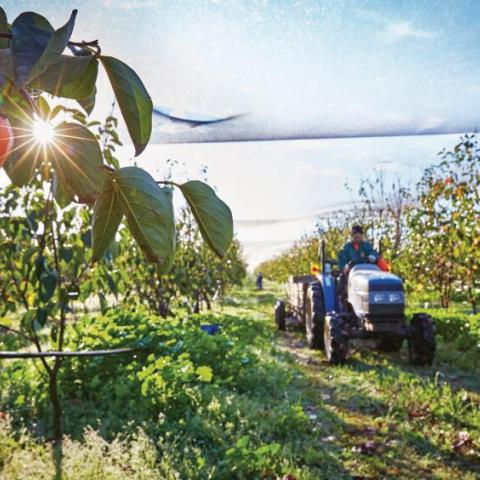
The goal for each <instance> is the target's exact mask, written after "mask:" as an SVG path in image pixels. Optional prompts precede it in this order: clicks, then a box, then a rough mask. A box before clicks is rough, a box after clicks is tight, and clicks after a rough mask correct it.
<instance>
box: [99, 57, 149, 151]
mask: <svg viewBox="0 0 480 480" xmlns="http://www.w3.org/2000/svg"><path fill="white" fill-rule="evenodd" d="M100 60H101V62H102V64H103V66H104V68H105V70H106V72H107V75H108V78H109V79H110V83H111V84H112V88H113V91H114V92H115V97H116V98H117V102H118V105H119V107H120V110H121V112H122V115H123V118H124V120H125V123H126V124H127V129H128V133H129V134H130V138H131V139H132V142H133V144H134V145H135V156H138V155H140V154H141V153H142V152H143V150H144V149H145V147H146V146H147V144H148V141H149V140H150V135H151V133H152V109H153V105H152V99H151V98H150V95H149V94H148V92H147V90H146V88H145V86H144V85H143V83H142V81H141V80H140V77H139V76H138V75H137V74H136V73H135V72H134V71H133V70H132V69H131V68H130V67H129V66H128V65H125V64H124V63H123V62H121V61H120V60H117V59H116V58H113V57H105V56H101V57H100Z"/></svg>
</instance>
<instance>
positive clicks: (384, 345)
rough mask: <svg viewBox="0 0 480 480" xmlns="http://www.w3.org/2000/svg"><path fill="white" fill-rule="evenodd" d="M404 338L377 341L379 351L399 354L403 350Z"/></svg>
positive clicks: (394, 337)
mask: <svg viewBox="0 0 480 480" xmlns="http://www.w3.org/2000/svg"><path fill="white" fill-rule="evenodd" d="M402 345H403V337H396V336H393V335H392V336H385V337H383V338H380V339H379V340H378V341H377V349H378V350H381V351H382V352H399V351H400V350H401V349H402Z"/></svg>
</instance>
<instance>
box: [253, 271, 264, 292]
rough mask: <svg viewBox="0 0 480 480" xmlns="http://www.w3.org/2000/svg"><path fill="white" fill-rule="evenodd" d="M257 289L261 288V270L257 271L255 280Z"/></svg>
mask: <svg viewBox="0 0 480 480" xmlns="http://www.w3.org/2000/svg"><path fill="white" fill-rule="evenodd" d="M255 285H256V287H257V290H263V275H262V272H258V273H257V279H256V280H255Z"/></svg>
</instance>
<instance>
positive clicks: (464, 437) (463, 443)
mask: <svg viewBox="0 0 480 480" xmlns="http://www.w3.org/2000/svg"><path fill="white" fill-rule="evenodd" d="M471 446H473V441H472V439H471V437H470V434H469V433H468V432H467V431H462V432H458V433H457V436H456V437H455V440H454V441H453V443H452V447H453V449H454V450H457V451H459V450H462V449H463V448H464V447H471Z"/></svg>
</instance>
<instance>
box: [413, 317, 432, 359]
mask: <svg viewBox="0 0 480 480" xmlns="http://www.w3.org/2000/svg"><path fill="white" fill-rule="evenodd" d="M435 348H436V344H435V323H434V321H433V319H432V317H430V315H427V314H425V313H416V314H415V315H414V316H413V318H412V322H411V323H410V335H409V337H408V354H409V357H410V362H411V363H413V364H414V365H431V364H432V362H433V357H434V356H435Z"/></svg>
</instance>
